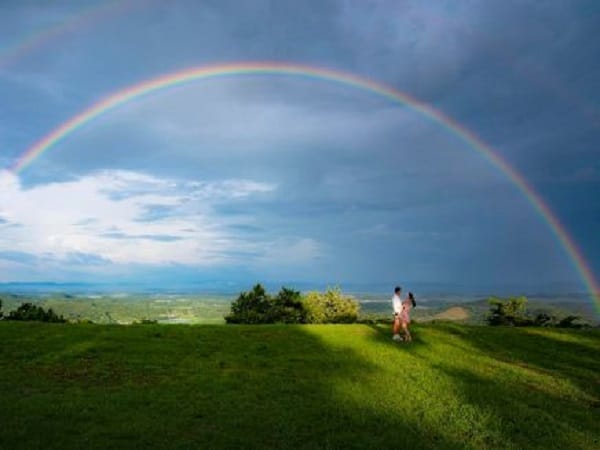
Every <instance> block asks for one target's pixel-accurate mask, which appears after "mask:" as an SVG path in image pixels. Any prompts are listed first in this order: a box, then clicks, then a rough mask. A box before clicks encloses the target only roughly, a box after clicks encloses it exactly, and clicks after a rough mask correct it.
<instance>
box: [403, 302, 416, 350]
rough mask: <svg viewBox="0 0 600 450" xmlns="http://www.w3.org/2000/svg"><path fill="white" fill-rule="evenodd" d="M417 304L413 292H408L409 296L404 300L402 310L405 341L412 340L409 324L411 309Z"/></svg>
mask: <svg viewBox="0 0 600 450" xmlns="http://www.w3.org/2000/svg"><path fill="white" fill-rule="evenodd" d="M415 306H417V302H416V301H415V296H414V295H413V293H412V292H409V293H408V298H407V299H406V300H404V301H403V302H402V312H401V313H400V324H401V325H402V331H403V332H404V341H406V342H411V341H412V336H411V335H410V330H409V329H408V325H409V324H410V310H411V308H414V307H415Z"/></svg>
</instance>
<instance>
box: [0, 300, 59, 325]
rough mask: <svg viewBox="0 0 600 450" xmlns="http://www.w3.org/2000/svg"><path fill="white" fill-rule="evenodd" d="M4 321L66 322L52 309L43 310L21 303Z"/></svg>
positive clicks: (31, 304)
mask: <svg viewBox="0 0 600 450" xmlns="http://www.w3.org/2000/svg"><path fill="white" fill-rule="evenodd" d="M4 320H18V321H29V322H31V321H35V322H66V320H65V319H64V317H63V316H59V315H57V314H56V313H55V312H54V311H53V310H52V308H50V309H48V310H45V309H44V308H42V307H41V306H37V305H34V304H33V303H23V304H22V305H21V306H19V307H18V308H17V309H15V310H14V311H11V312H10V313H9V314H8V315H7V316H6V317H5V318H4Z"/></svg>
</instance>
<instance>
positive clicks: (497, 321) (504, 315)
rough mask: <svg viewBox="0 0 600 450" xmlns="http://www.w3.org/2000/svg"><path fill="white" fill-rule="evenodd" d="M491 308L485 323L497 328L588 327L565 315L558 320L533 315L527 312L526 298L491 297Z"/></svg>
mask: <svg viewBox="0 0 600 450" xmlns="http://www.w3.org/2000/svg"><path fill="white" fill-rule="evenodd" d="M489 304H490V306H491V308H490V312H489V315H488V317H487V323H488V324H489V325H493V326H498V325H504V326H517V327H531V326H535V327H558V328H583V327H586V326H589V325H588V324H587V323H586V322H584V321H583V320H582V319H581V317H579V316H575V315H567V316H565V317H562V318H559V317H557V316H554V315H550V314H548V313H546V312H538V313H537V314H535V315H532V314H530V313H529V312H528V311H527V298H526V297H509V298H507V299H500V298H497V297H492V298H490V299H489Z"/></svg>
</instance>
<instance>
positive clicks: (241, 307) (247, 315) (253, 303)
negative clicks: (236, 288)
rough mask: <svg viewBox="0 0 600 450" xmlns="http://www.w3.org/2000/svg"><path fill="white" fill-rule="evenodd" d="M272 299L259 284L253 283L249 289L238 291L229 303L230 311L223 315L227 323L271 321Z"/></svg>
mask: <svg viewBox="0 0 600 450" xmlns="http://www.w3.org/2000/svg"><path fill="white" fill-rule="evenodd" d="M271 306H272V301H271V299H270V298H269V296H268V295H267V292H266V291H265V288H264V287H263V286H262V285H261V284H257V285H255V286H254V287H253V288H252V290H251V291H249V292H242V293H240V295H239V297H238V298H237V299H236V300H235V301H234V302H233V303H232V304H231V312H230V313H229V314H228V315H227V316H225V321H226V322H227V323H249V324H257V323H273V314H272V312H271V311H270V310H271Z"/></svg>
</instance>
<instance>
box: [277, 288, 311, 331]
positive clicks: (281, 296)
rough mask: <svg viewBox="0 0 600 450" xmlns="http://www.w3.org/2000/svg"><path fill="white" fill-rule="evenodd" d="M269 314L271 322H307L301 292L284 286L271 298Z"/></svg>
mask: <svg viewBox="0 0 600 450" xmlns="http://www.w3.org/2000/svg"><path fill="white" fill-rule="evenodd" d="M268 315H269V319H270V322H271V323H306V311H305V309H304V305H303V303H302V297H301V295H300V292H298V291H294V290H293V289H288V288H285V287H282V288H281V290H280V291H279V293H278V294H277V296H276V297H275V298H273V299H272V300H271V306H270V309H269V313H268Z"/></svg>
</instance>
